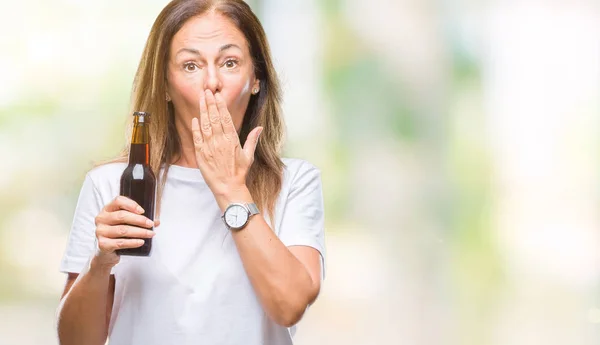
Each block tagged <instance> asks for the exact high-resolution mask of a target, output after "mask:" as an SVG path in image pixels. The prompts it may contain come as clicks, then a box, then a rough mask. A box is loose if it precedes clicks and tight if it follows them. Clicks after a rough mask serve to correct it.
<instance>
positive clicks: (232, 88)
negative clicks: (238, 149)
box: [167, 12, 259, 133]
mask: <svg viewBox="0 0 600 345" xmlns="http://www.w3.org/2000/svg"><path fill="white" fill-rule="evenodd" d="M258 86H259V81H258V80H257V79H256V77H255V76H254V67H253V64H252V58H251V56H250V51H249V49H248V44H247V42H246V39H245V37H244V35H243V34H242V32H241V31H240V30H239V29H238V28H237V27H236V26H235V25H234V24H233V23H232V22H231V21H230V20H229V19H227V18H226V17H224V16H223V15H220V14H218V13H214V12H211V13H209V14H205V15H202V16H198V17H194V18H192V19H190V20H188V21H187V22H186V23H185V24H184V25H183V27H182V28H181V29H180V30H179V31H178V32H177V33H176V34H175V36H174V37H173V40H172V41H171V50H170V53H169V62H168V68H167V94H168V96H169V97H170V98H171V100H172V102H173V106H174V108H175V116H176V117H178V118H179V120H183V123H185V124H186V126H187V127H191V120H192V118H193V117H199V115H200V108H199V99H200V92H204V90H207V89H208V90H211V91H212V92H213V93H215V92H220V93H221V95H222V96H223V98H224V99H225V101H226V102H227V108H228V109H229V113H230V114H231V118H232V119H233V123H234V125H235V128H236V130H237V131H238V133H239V131H240V129H241V126H242V121H243V119H244V114H245V112H246V108H247V107H248V102H249V101H250V97H251V95H252V94H251V93H252V89H253V88H256V87H258Z"/></svg>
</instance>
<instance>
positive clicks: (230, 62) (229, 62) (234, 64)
mask: <svg viewBox="0 0 600 345" xmlns="http://www.w3.org/2000/svg"><path fill="white" fill-rule="evenodd" d="M237 65H238V61H237V60H235V59H228V60H227V61H225V63H224V64H223V66H225V67H227V68H228V69H233V68H235V67H237Z"/></svg>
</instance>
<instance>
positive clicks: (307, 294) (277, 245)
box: [217, 188, 321, 327]
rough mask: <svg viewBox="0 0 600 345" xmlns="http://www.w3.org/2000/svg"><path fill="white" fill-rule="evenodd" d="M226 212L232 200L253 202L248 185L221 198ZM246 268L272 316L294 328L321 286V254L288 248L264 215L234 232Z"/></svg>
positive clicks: (221, 203)
mask: <svg viewBox="0 0 600 345" xmlns="http://www.w3.org/2000/svg"><path fill="white" fill-rule="evenodd" d="M217 202H218V203H219V206H220V207H221V210H222V211H224V210H225V208H227V205H229V203H230V202H252V198H251V196H250V192H249V191H248V190H247V188H245V189H243V190H242V191H241V192H238V193H235V194H229V195H222V196H220V197H217ZM232 237H233V239H234V241H235V244H236V246H237V249H238V252H239V254H240V258H241V259H242V262H243V264H244V269H245V270H246V273H247V274H248V277H249V278H250V282H251V283H252V286H253V287H254V290H255V292H256V294H257V296H258V297H259V300H260V301H261V304H262V305H263V308H264V309H265V311H266V312H267V314H268V315H269V317H270V318H271V319H272V320H273V321H275V322H276V323H278V324H280V325H282V326H286V327H290V326H293V325H294V324H296V323H297V322H298V321H299V320H300V319H301V318H302V315H303V314H304V312H305V310H306V308H307V307H308V306H309V305H310V304H311V303H313V302H314V301H315V299H316V298H317V295H318V294H319V290H320V285H321V280H320V276H321V266H320V264H321V263H320V261H321V257H320V254H319V252H318V251H317V250H316V249H314V248H311V247H308V246H291V247H286V246H285V245H284V244H283V242H281V240H280V239H279V238H278V237H277V235H275V233H274V232H273V230H271V228H270V227H269V225H268V224H267V222H266V221H265V219H264V218H263V216H262V215H261V214H257V215H255V216H253V217H252V218H250V221H249V222H248V224H247V225H246V227H245V228H243V229H242V230H240V231H237V232H236V231H234V232H232Z"/></svg>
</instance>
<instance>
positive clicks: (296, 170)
mask: <svg viewBox="0 0 600 345" xmlns="http://www.w3.org/2000/svg"><path fill="white" fill-rule="evenodd" d="M282 162H283V164H284V172H283V175H284V176H283V177H284V178H283V179H284V185H287V186H290V187H291V186H294V185H296V186H297V185H298V184H300V185H302V184H305V183H309V182H310V181H316V182H319V183H320V179H321V170H320V169H319V168H318V167H316V166H315V165H313V164H312V163H310V162H308V161H306V160H303V159H298V158H282Z"/></svg>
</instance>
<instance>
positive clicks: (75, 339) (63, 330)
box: [58, 259, 110, 345]
mask: <svg viewBox="0 0 600 345" xmlns="http://www.w3.org/2000/svg"><path fill="white" fill-rule="evenodd" d="M109 281H110V268H107V267H100V266H98V265H97V264H96V262H95V260H94V259H92V263H91V265H90V268H89V270H87V271H86V272H82V273H81V274H80V275H79V277H78V278H77V280H76V281H75V283H74V284H73V286H72V287H71V290H70V291H69V292H68V293H67V294H66V295H65V296H64V297H63V299H62V301H61V304H60V306H59V309H58V338H59V343H60V344H61V345H80V344H86V345H103V344H104V343H105V342H106V338H107V336H108V334H107V330H108V325H107V324H106V323H107V320H108V317H107V303H108V289H109Z"/></svg>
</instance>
